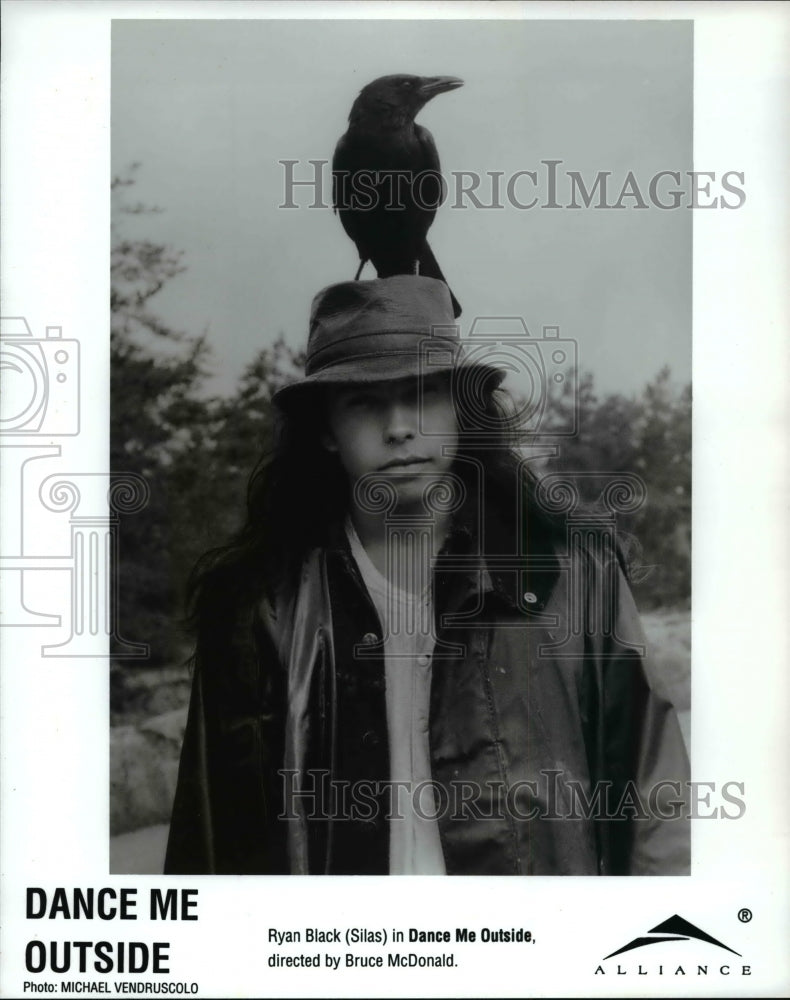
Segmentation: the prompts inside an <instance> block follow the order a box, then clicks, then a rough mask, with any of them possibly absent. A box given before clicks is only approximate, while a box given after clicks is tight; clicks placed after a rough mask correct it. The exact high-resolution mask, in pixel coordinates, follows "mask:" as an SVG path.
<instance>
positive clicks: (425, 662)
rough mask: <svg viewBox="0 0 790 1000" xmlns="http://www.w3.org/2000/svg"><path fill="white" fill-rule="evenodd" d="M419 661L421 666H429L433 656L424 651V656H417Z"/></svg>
mask: <svg viewBox="0 0 790 1000" xmlns="http://www.w3.org/2000/svg"><path fill="white" fill-rule="evenodd" d="M417 662H418V663H419V665H420V666H421V667H427V666H428V664H429V663H430V662H431V658H430V656H428V655H427V654H425V653H423V654H422V656H418V657H417Z"/></svg>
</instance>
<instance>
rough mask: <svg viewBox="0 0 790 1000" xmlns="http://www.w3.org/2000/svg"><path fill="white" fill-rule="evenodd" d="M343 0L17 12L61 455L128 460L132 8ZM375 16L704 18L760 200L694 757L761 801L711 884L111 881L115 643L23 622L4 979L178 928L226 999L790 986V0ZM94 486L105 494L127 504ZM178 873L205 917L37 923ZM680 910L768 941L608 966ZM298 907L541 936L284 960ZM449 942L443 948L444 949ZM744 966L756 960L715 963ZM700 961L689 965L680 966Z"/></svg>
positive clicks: (720, 279) (705, 295)
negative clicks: (43, 651) (121, 108)
mask: <svg viewBox="0 0 790 1000" xmlns="http://www.w3.org/2000/svg"><path fill="white" fill-rule="evenodd" d="M335 11H337V12H338V13H340V14H341V15H342V16H346V17H347V16H349V15H350V11H349V8H348V7H346V8H342V9H341V8H340V5H334V6H330V5H320V6H316V5H307V4H305V5H294V4H292V5H289V6H288V7H287V9H285V8H278V7H277V6H276V5H268V6H265V7H264V6H262V5H257V4H233V3H223V4H213V3H202V4H193V3H187V2H184V3H179V4H159V3H142V4H141V3H107V4H105V3H68V2H60V3H57V4H53V3H40V4H39V3H34V2H30V0H25V2H23V3H6V4H4V6H3V14H4V26H3V27H4V31H3V60H2V77H3V97H2V99H3V107H2V129H3V150H2V182H3V183H2V213H3V250H4V253H3V260H2V285H3V308H2V312H3V315H4V316H25V317H26V318H27V320H28V322H29V324H30V327H31V329H32V331H33V333H34V335H35V336H38V337H40V336H42V335H43V330H44V327H45V326H46V325H48V324H57V325H59V326H62V327H63V335H64V337H67V338H68V337H73V338H78V339H79V341H80V346H81V382H82V408H81V418H82V423H81V431H80V434H79V436H78V437H73V438H58V439H55V441H56V443H57V444H58V445H59V446H60V447H61V465H59V466H58V468H59V469H60V468H62V469H63V470H64V471H65V470H68V471H69V472H71V473H76V472H97V471H103V470H104V469H105V468H106V465H105V461H106V460H105V456H106V454H107V412H108V368H107V365H108V327H109V324H108V311H107V302H108V291H109V273H108V260H109V178H110V169H109V162H110V156H109V138H110V121H109V107H110V103H109V77H110V18H111V17H113V16H115V17H117V16H122V17H131V18H140V17H142V18H151V17H161V16H164V17H220V18H228V17H258V16H276V15H277V14H278V13H279V14H284V16H287V17H291V18H293V17H299V16H306V17H311V16H312V17H314V16H317V15H320V16H330V15H331V14H332V13H334V12H335ZM351 13H353V15H354V16H356V15H359V14H364V15H365V16H382V15H384V16H388V17H417V16H419V17H423V16H430V17H436V16H450V15H451V14H453V15H456V16H472V17H481V16H485V17H494V16H503V17H514V18H515V17H520V16H523V15H526V16H529V17H567V16H572V17H577V18H590V17H659V18H660V17H672V18H680V17H692V18H694V20H695V29H694V30H695V137H694V145H695V165H696V166H697V168H698V169H711V170H716V171H717V172H723V171H725V170H730V169H734V170H742V171H744V172H745V175H746V184H745V187H746V191H747V201H746V204H745V205H744V207H743V208H742V209H740V210H738V211H731V212H721V211H709V212H706V211H698V212H696V214H695V218H694V227H695V228H694V369H693V381H694V495H693V500H694V526H693V542H694V566H693V573H694V576H693V580H694V595H693V670H692V678H693V682H692V683H693V689H692V690H693V706H694V716H693V730H692V761H693V770H694V777H695V778H696V779H697V780H706V781H715V782H717V784H718V785H719V786H720V785H721V784H722V783H724V782H725V781H729V780H736V781H743V782H744V783H745V786H746V794H745V798H746V803H747V810H746V814H745V816H744V817H743V818H742V819H740V820H737V821H704V822H703V821H698V822H696V823H695V824H694V830H693V855H694V870H693V875H692V877H691V878H689V879H671V878H661V879H652V880H644V879H622V880H605V881H601V880H595V879H583V880H580V879H538V878H534V879H523V880H516V879H514V880H511V879H498V880H496V881H491V880H487V879H447V880H411V879H403V880H400V879H398V880H396V879H393V880H385V879H383V880H378V879H345V880H342V881H339V880H336V879H331V880H320V879H314V880H307V881H305V880H299V879H254V878H244V879H232V878H210V879H167V880H165V879H156V878H153V877H131V876H126V877H119V876H113V877H109V876H108V875H107V874H106V873H107V871H108V761H107V754H108V739H107V733H108V721H109V720H108V678H107V665H106V661H104V660H102V659H93V660H91V659H51V658H50V659H45V658H42V657H41V655H40V647H41V644H42V641H44V642H46V641H51V640H50V636H49V635H44V636H42V634H41V633H38V634H37V633H36V630H34V629H23V628H5V629H3V630H2V632H0V642H2V653H3V669H2V733H1V734H0V739H1V740H2V743H1V744H0V749H1V753H2V768H3V770H2V827H1V832H2V841H1V842H0V847H1V849H2V858H1V861H2V871H3V887H2V936H3V940H2V946H3V967H2V984H1V986H2V995H4V996H20V995H22V985H23V982H24V981H25V980H26V979H28V980H30V979H34V980H35V979H38V980H40V981H42V982H43V981H52V982H55V981H57V980H58V979H59V978H71V976H69V977H58V976H57V975H53V974H48V975H44V974H42V975H41V976H39V977H36V976H31V975H30V974H28V973H26V972H25V971H24V948H25V944H26V942H28V941H29V940H31V939H33V938H34V937H36V936H40V937H41V938H43V939H44V940H69V939H74V940H88V939H92V940H110V941H117V940H129V939H132V940H141V941H146V940H147V941H150V940H152V939H157V940H170V941H171V943H172V944H171V949H170V951H171V961H170V968H171V975H170V976H169V977H161V978H166V979H170V980H173V981H181V980H183V981H186V982H197V983H198V984H199V988H200V994H199V995H201V996H223V995H236V996H255V995H272V996H274V995H280V994H283V993H289V994H292V995H304V996H311V995H348V996H367V995H374V996H375V995H380V996H396V995H409V994H411V995H436V996H442V995H449V996H452V995H457V996H475V995H513V996H515V995H530V994H534V995H563V994H569V995H579V996H581V995H589V994H591V993H593V992H596V991H598V992H601V993H609V994H616V995H627V996H636V995H639V996H646V995H651V994H652V995H678V996H691V995H722V996H725V995H727V996H733V995H737V996H750V995H758V994H762V995H766V994H769V995H782V994H783V993H785V992H786V991H787V988H788V986H790V976H789V975H788V971H789V970H788V958H787V941H788V939H790V933H789V932H790V927H789V926H788V924H789V923H790V921H788V893H787V888H788V874H789V873H788V856H790V851H789V850H788V847H789V846H790V845H789V844H788V818H789V815H790V810H788V805H787V792H786V789H787V786H788V780H787V779H788V767H787V765H788V749H787V745H788V741H787V735H786V734H787V729H788V722H789V721H790V718H789V713H788V630H787V625H786V615H787V607H788V603H790V602H789V600H788V598H790V593H788V574H787V557H788V554H790V548H789V547H788V531H787V498H788V463H787V435H786V428H787V422H788V403H787V399H788V396H787V392H786V385H787V381H788V375H790V370H789V369H790V364H789V363H788V348H787V319H788V315H787V314H788V297H787V287H786V286H787V275H788V274H790V268H789V267H788V264H789V263H790V262H789V261H788V232H787V228H788V218H789V215H788V204H787V193H786V192H787V184H786V178H787V175H788V167H789V166H790V164H789V163H788V155H787V153H788V131H787V97H788V92H787V90H788V88H787V69H786V66H787V51H788V40H789V39H788V35H789V34H790V31H789V30H788V29H789V28H790V17H789V16H788V13H787V10H786V8H783V7H782V5H781V4H779V5H773V4H728V5H716V4H712V5H696V4H694V5H684V4H673V5H671V6H670V5H661V4H656V5H652V4H651V5H648V4H624V5H594V6H590V5H586V4H575V5H573V6H572V7H571V6H568V5H557V4H545V5H544V4H541V5H535V6H531V7H528V8H525V7H523V6H522V5H517V4H485V5H483V4H466V5H462V4H452V5H451V4H442V5H433V6H431V5H428V4H421V5H419V7H418V6H417V5H411V4H410V5H406V6H405V7H403V8H402V7H400V6H399V5H397V4H390V5H387V6H386V7H384V8H379V7H378V6H376V5H371V4H366V5H364V9H362V8H359V7H353V8H352V11H351ZM7 455H8V453H7V452H6V454H4V455H3V462H4V469H3V471H4V482H3V490H4V493H3V497H2V501H3V514H4V515H7V514H8V512H9V510H15V509H18V507H19V501H18V500H17V499H16V496H15V495H11V494H10V492H9V490H10V488H11V486H10V484H11V480H12V477H11V476H10V475H9V474H8V469H9V465H8V457H7ZM16 488H17V487H16V485H15V486H14V489H16ZM37 502H38V501H37V498H35V497H34V498H30V497H23V498H22V504H21V505H22V507H23V508H24V510H25V514H26V516H27V517H29V518H32V520H29V521H28V522H26V531H33V532H34V533H35V531H36V517H37V508H36V504H37ZM85 502H86V503H91V502H92V503H93V504H94V505H98V506H99V508H100V507H101V503H102V496H101V494H99V495H98V496H96V497H87V498H85ZM1 523H2V531H3V537H2V551H3V553H8V552H10V551H14V549H15V547H17V548H18V542H17V541H16V540H15V539H16V534H18V528H17V527H16V526H15V524H14V523H12V520H11V519H10V518H9V517H8V516H4V517H3V518H2V522H1ZM41 530H44V529H43V525H42V528H41ZM48 544H49V543H48ZM51 546H52V547H51V549H49V551H51V552H52V553H53V554H67V553H68V546H69V538H68V535H66V536H64V537H62V538H57V539H52V540H51ZM12 575H14V574H12ZM45 579H46V584H45V586H46V587H47V588H48V590H49V592H50V596H49V600H50V602H51V603H50V605H49V606H50V607H51V609H52V613H53V614H67V613H68V606H69V602H68V588H69V586H70V583H69V574H68V573H67V572H65V571H58V572H49V573H47V574H46V577H45ZM4 583H5V580H4ZM6 606H7V605H6ZM51 631H54V630H50V632H51ZM165 884H167V885H168V886H170V885H184V886H190V887H191V886H199V888H200V902H199V914H200V919H199V921H198V922H197V923H192V924H181V923H179V924H173V925H172V926H164V927H162V926H157V927H155V928H149V927H148V925H147V922H146V921H145V920H144V919H142V918H141V919H140V920H139V921H137V922H136V923H134V924H132V923H126V924H125V925H122V924H117V925H116V924H115V923H113V922H106V923H105V922H98V921H97V922H96V923H97V924H99V926H94V925H90V926H89V925H88V924H87V923H85V922H81V923H80V924H77V923H76V922H74V923H72V924H69V923H67V922H64V921H57V922H56V921H39V922H26V921H25V920H24V890H25V887H27V886H31V885H39V886H44V887H50V888H51V887H53V886H55V885H65V886H94V887H99V886H101V885H114V886H121V885H132V886H135V887H137V888H138V890H139V892H138V895H139V897H140V906H139V908H138V909H139V911H140V912H141V914H143V915H144V914H145V910H146V907H145V905H144V901H145V894H146V892H147V889H148V887H150V886H154V885H165ZM742 907H748V908H750V909H751V910H752V912H753V914H754V918H753V920H752V921H751V922H750V923H748V924H743V923H740V922H739V921H738V919H737V913H738V911H739V910H740V909H741V908H742ZM673 913H679V914H681V915H682V916H684V917H685V918H686V919H688V920H690V921H692V922H693V923H695V924H697V925H698V926H700V927H702V928H703V929H704V930H706V931H707V932H708V933H710V934H712V935H713V936H715V937H717V938H719V939H720V940H722V941H723V942H724V943H725V944H727V945H729V946H730V947H731V948H733V949H735V950H737V951H738V952H740V953H741V954H742V956H743V958H742V960H741V959H736V958H735V956H733V955H729V954H727V953H725V952H719V951H718V950H712V949H708V950H704V951H703V950H695V951H693V957H690V956H692V951H690V950H689V947H688V946H687V945H665V946H662V948H665V949H666V950H665V951H662V953H661V957H660V958H659V956H657V955H653V954H649V952H651V951H653V950H654V949H646V950H643V951H640V952H638V953H637V958H636V959H634V960H631V961H629V964H628V967H629V969H631V970H632V972H633V970H634V968H635V966H636V964H637V961H642V963H643V967H645V968H648V967H649V968H650V969H653V970H655V968H657V966H658V964H659V962H661V963H663V965H664V969H665V975H664V976H662V977H659V976H658V975H657V974H655V973H654V972H653V973H651V974H650V975H648V976H646V977H640V978H637V976H636V975H635V974H630V975H626V976H617V975H615V974H613V973H612V971H611V966H612V963H611V962H610V963H607V966H606V967H607V970H609V971H608V972H607V975H606V976H605V977H604V976H598V977H595V976H594V975H593V972H594V970H595V968H596V966H597V965H598V964H599V962H600V960H601V959H602V958H603V956H604V955H606V954H608V953H609V952H610V951H612V950H614V949H615V948H617V947H619V946H621V945H622V944H624V943H625V942H626V941H628V940H630V939H631V938H632V937H635V936H637V935H639V934H640V933H644V932H645V931H647V930H648V928H650V927H652V926H654V925H655V924H656V923H658V922H660V921H661V920H664V919H666V918H667V917H669V916H671V915H672V914H673ZM270 926H275V927H278V928H279V929H281V930H283V929H299V928H304V927H306V926H316V927H332V926H339V927H341V928H345V927H347V926H350V927H368V928H370V929H377V928H387V929H388V931H389V930H391V928H392V927H401V928H408V927H420V928H425V929H429V928H442V929H443V928H449V929H451V930H453V929H454V928H455V927H459V926H469V927H471V928H476V929H478V930H479V929H480V928H482V927H486V926H487V927H493V928H496V927H506V928H509V927H511V926H515V927H528V928H530V929H532V930H533V932H534V933H535V936H536V939H537V943H536V944H535V945H531V946H526V945H525V946H519V945H487V946H486V945H465V946H455V947H453V948H452V950H453V951H455V953H456V956H457V960H458V962H459V967H458V968H456V969H449V970H447V969H443V970H427V971H408V970H406V971H398V970H386V968H385V970H384V971H374V972H366V971H350V972H338V973H329V972H327V971H326V970H325V969H323V968H321V969H319V970H316V971H312V970H306V971H300V970H283V971H277V970H270V969H268V968H267V966H266V958H267V956H268V954H269V953H270V951H271V950H273V949H270V948H269V947H268V945H267V943H266V935H267V932H268V928H269V927H270ZM293 950H294V951H296V952H299V951H304V952H306V953H308V954H311V953H314V952H315V951H318V950H324V949H318V948H311V947H310V946H306V947H305V946H303V947H301V948H296V949H293ZM325 950H332V951H334V952H337V953H344V952H345V951H346V950H347V949H345V948H337V947H335V948H333V949H325ZM366 950H367V949H365V948H357V949H356V952H357V953H358V954H363V953H365V951H366ZM377 950H378V949H376V948H375V947H374V946H371V948H370V949H369V951H370V953H376V952H377ZM412 950H421V949H420V948H419V947H417V948H414V949H412ZM434 950H443V949H431V948H427V949H425V951H426V953H431V952H432V951H434ZM447 950H450V949H449V946H448V949H447ZM720 957H723V958H724V960H725V961H726V963H727V964H728V965H730V968H731V974H730V975H729V976H722V975H719V974H715V975H714V970H715V969H716V968H718V965H719V964H720V963H719V962H718V959H719V958H720ZM698 962H707V963H708V964H709V967H710V969H711V973H710V974H709V975H708V976H707V977H698V976H696V975H694V974H692V973H693V972H694V971H695V970H696V966H697V964H698ZM678 963H682V965H683V967H684V968H685V970H686V972H687V975H686V976H685V977H675V976H671V975H669V974H668V973H667V970H669V971H673V970H674V969H675V968H676V967H677V964H678ZM742 964H747V965H749V966H750V967H751V976H750V977H748V978H746V977H743V976H740V975H736V974H735V973H736V972H737V971H739V969H740V966H741V965H742ZM333 977H334V978H333ZM86 978H90V977H86ZM93 978H98V977H96V976H95V975H94V976H93ZM110 978H115V977H110ZM140 978H141V979H145V978H146V977H140Z"/></svg>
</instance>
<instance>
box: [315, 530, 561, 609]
mask: <svg viewBox="0 0 790 1000" xmlns="http://www.w3.org/2000/svg"><path fill="white" fill-rule="evenodd" d="M506 522H507V519H506V518H502V517H501V516H499V514H498V512H491V513H490V515H489V516H488V517H486V518H485V519H480V518H475V516H474V514H471V515H470V513H469V512H468V511H461V512H460V516H457V517H456V518H455V519H454V521H453V523H452V524H451V527H450V531H449V534H448V536H447V540H446V541H445V544H444V546H443V547H442V549H441V551H440V553H439V556H438V558H437V562H436V566H435V584H436V590H435V592H436V597H437V600H438V602H439V603H440V605H441V607H442V610H443V611H446V612H453V611H455V610H457V608H459V607H460V606H461V605H462V604H464V603H466V601H467V600H468V599H470V598H474V599H476V600H477V602H478V603H480V598H481V597H482V598H483V599H484V600H492V601H496V602H498V603H501V604H503V605H505V606H506V607H508V608H512V609H516V608H518V609H521V610H524V611H541V610H543V608H545V606H546V604H547V603H548V600H549V597H550V596H551V594H552V591H553V590H554V587H555V586H556V583H557V580H558V577H559V575H560V572H561V569H562V566H561V558H560V556H559V554H558V551H557V539H556V535H555V534H553V533H552V532H551V531H550V530H549V528H548V527H547V526H546V525H545V524H544V522H543V521H542V520H541V519H540V518H539V517H537V516H535V517H530V516H529V513H528V515H527V517H526V530H525V532H524V537H523V539H522V540H521V542H520V548H521V552H519V551H517V548H518V539H517V537H516V535H517V532H516V531H515V530H509V529H508V526H507V523H506ZM481 536H482V537H481ZM327 551H329V552H333V553H335V554H336V555H337V556H338V558H339V559H340V560H341V562H342V564H343V565H344V567H345V568H346V570H347V571H348V572H349V573H350V574H351V575H352V576H353V577H354V578H355V579H357V581H358V582H359V584H360V585H361V586H362V589H363V590H364V589H365V588H364V584H363V583H362V578H361V575H360V573H359V569H358V567H357V564H356V561H355V559H354V557H353V556H352V554H351V548H350V546H349V542H348V537H347V535H346V532H345V529H344V527H343V524H342V522H338V523H335V524H333V525H332V527H331V529H330V534H329V538H328V544H327Z"/></svg>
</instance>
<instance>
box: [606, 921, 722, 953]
mask: <svg viewBox="0 0 790 1000" xmlns="http://www.w3.org/2000/svg"><path fill="white" fill-rule="evenodd" d="M647 933H648V934H650V935H653V936H652V937H637V938H634V939H633V941H629V942H628V944H624V945H623V947H622V948H618V949H617V951H613V952H612V953H611V955H606V956H605V958H604V962H605V961H606V959H607V958H614V956H615V955H622V954H623V952H625V951H633V950H634V948H644V947H645V946H646V945H648V944H660V943H661V942H662V941H688V940H689V939H690V938H696V939H697V940H698V941H707V943H708V944H715V945H716V947H717V948H723V949H724V950H725V951H730V952H732V954H733V955H737V956H738V958H740V957H741V953H740V952H739V951H733V949H732V948H728V947H727V945H726V944H722V943H721V941H717V940H716V938H715V937H711V936H710V934H706V933H705V931H701V930H700V929H699V927H695V926H694V924H690V923H689V922H688V920H684V919H683V917H679V916H678V915H677V913H676V914H675V915H674V916H672V917H670V918H669V920H665V921H664V922H663V923H662V924H657V925H656V926H655V927H651V928H650V930H649V931H648V932H647Z"/></svg>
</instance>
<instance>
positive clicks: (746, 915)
mask: <svg viewBox="0 0 790 1000" xmlns="http://www.w3.org/2000/svg"><path fill="white" fill-rule="evenodd" d="M738 919H739V920H740V922H741V923H742V924H748V923H749V921H750V920H751V919H752V911H751V910H749V909H747V908H746V907H745V906H744V908H743V909H742V910H738Z"/></svg>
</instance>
